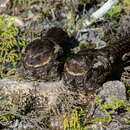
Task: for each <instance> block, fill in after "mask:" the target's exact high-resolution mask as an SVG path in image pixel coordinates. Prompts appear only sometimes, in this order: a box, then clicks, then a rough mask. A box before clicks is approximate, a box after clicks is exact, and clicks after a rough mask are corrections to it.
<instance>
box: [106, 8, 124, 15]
mask: <svg viewBox="0 0 130 130" xmlns="http://www.w3.org/2000/svg"><path fill="white" fill-rule="evenodd" d="M121 11H122V8H121V7H120V6H115V7H114V8H113V9H111V10H110V11H109V12H108V15H109V16H110V17H113V16H118V15H119V14H120V13H121Z"/></svg>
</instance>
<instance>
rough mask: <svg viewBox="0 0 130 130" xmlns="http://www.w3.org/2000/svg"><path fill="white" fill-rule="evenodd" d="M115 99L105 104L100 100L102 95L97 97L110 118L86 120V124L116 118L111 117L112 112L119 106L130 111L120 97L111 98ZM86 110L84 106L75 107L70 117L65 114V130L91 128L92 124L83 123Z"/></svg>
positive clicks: (106, 121)
mask: <svg viewBox="0 0 130 130" xmlns="http://www.w3.org/2000/svg"><path fill="white" fill-rule="evenodd" d="M111 100H112V101H114V103H112V104H107V105H104V104H102V103H101V102H100V97H99V96H98V97H97V104H98V105H99V107H100V109H101V110H103V111H104V112H105V113H106V115H107V116H108V119H100V118H96V119H93V120H90V121H88V120H86V121H87V122H85V124H91V123H96V122H104V123H108V124H109V123H110V122H112V121H113V120H114V119H113V118H112V117H111V114H112V113H113V112H114V111H116V110H117V109H119V108H125V109H126V110H127V111H128V112H130V107H129V106H128V105H127V104H126V103H125V102H124V101H122V100H120V99H111ZM87 113H88V112H86V110H83V109H82V108H75V109H74V110H73V112H72V114H71V116H70V117H69V118H67V116H66V115H64V129H65V130H68V129H69V130H79V129H80V130H87V129H88V128H91V129H92V127H91V125H86V126H84V125H83V124H84V123H83V120H82V118H83V117H85V116H86V117H87ZM126 122H127V123H129V122H130V121H129V120H126Z"/></svg>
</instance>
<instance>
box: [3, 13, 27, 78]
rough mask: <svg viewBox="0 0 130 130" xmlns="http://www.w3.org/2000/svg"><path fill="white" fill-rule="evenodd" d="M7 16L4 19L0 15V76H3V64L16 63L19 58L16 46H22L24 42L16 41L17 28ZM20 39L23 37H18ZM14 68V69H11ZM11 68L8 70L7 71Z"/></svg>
mask: <svg viewBox="0 0 130 130" xmlns="http://www.w3.org/2000/svg"><path fill="white" fill-rule="evenodd" d="M11 18H12V17H9V19H8V20H5V19H4V17H3V16H2V15H0V64H1V66H0V76H1V77H3V76H5V65H7V64H12V65H13V66H14V65H16V63H17V61H19V60H20V56H19V55H18V47H19V46H21V47H24V46H25V43H24V42H23V41H22V42H21V41H17V35H18V28H17V27H16V25H15V21H14V20H12V19H11ZM20 39H21V40H22V39H23V38H22V37H20ZM13 70H14V69H13ZM10 72H12V70H10V71H9V73H10ZM9 73H8V74H9Z"/></svg>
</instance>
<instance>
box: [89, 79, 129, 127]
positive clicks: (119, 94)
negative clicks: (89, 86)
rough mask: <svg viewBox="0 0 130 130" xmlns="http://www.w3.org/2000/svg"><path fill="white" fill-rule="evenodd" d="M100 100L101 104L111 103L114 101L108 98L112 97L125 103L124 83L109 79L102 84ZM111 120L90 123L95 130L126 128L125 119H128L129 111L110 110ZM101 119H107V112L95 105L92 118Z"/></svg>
mask: <svg viewBox="0 0 130 130" xmlns="http://www.w3.org/2000/svg"><path fill="white" fill-rule="evenodd" d="M99 96H100V102H101V103H102V104H103V105H108V104H113V103H115V102H114V101H112V100H110V99H112V98H114V99H119V100H121V101H124V102H126V103H127V100H126V88H125V86H124V84H123V83H122V82H120V81H109V82H106V83H104V84H103V86H102V90H101V91H100V93H99ZM111 117H112V119H114V120H112V121H111V122H110V123H109V124H107V123H105V122H103V121H98V122H96V124H95V123H94V124H92V125H91V126H92V127H93V128H95V130H99V129H100V130H101V129H102V130H104V129H105V130H121V129H122V130H128V129H129V128H130V127H129V125H128V123H127V122H126V120H129V117H130V113H129V112H127V111H126V112H125V110H124V112H120V113H118V112H117V111H116V110H115V111H112V112H111ZM96 118H98V119H103V120H108V119H109V117H108V114H107V113H106V112H105V111H104V110H103V109H102V108H100V107H99V106H97V107H96V110H95V113H94V115H93V119H96Z"/></svg>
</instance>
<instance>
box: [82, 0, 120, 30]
mask: <svg viewBox="0 0 130 130" xmlns="http://www.w3.org/2000/svg"><path fill="white" fill-rule="evenodd" d="M118 2H119V0H108V1H107V2H106V3H105V4H104V5H103V6H102V7H101V8H100V9H98V10H97V11H96V12H94V13H93V14H92V15H91V16H90V20H88V19H85V20H83V23H82V26H83V28H86V27H88V26H90V25H91V24H93V23H94V22H96V21H97V19H99V18H101V17H103V16H104V15H105V14H106V13H107V12H108V11H109V10H110V9H112V8H113V7H114V6H115V5H116V4H117V3H118Z"/></svg>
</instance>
